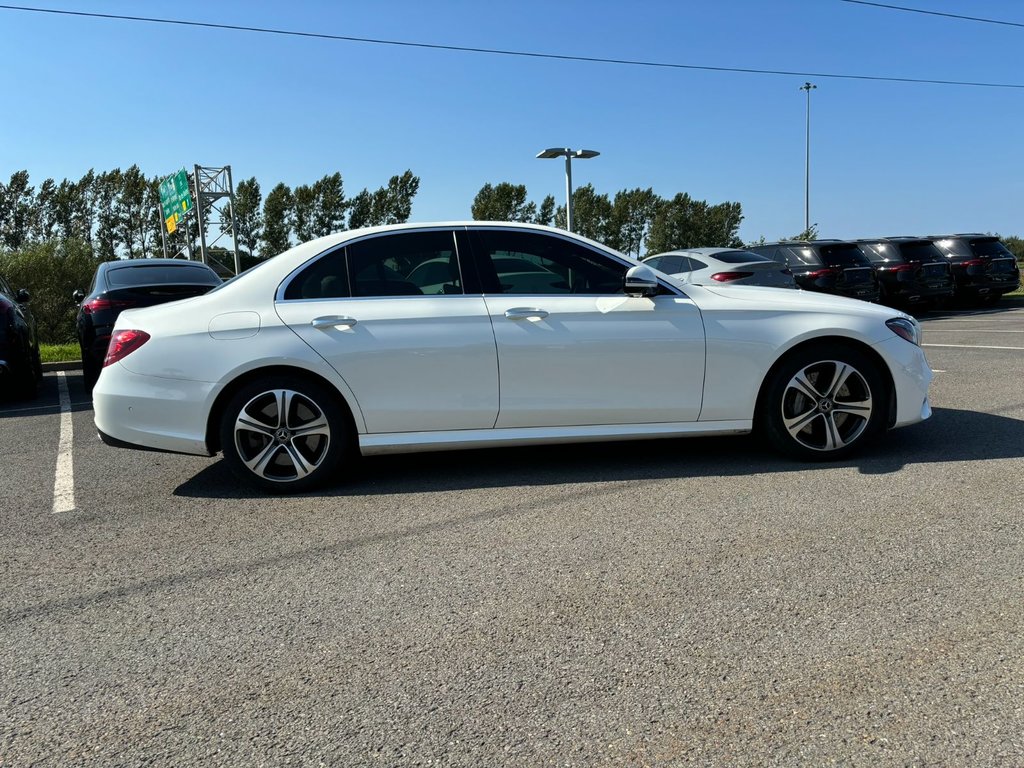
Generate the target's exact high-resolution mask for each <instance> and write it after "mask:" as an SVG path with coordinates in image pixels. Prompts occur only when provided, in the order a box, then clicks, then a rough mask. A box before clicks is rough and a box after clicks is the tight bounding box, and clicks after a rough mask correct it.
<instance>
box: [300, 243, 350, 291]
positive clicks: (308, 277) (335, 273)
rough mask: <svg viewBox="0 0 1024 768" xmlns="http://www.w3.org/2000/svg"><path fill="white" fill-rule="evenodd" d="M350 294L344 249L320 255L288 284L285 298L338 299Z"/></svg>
mask: <svg viewBox="0 0 1024 768" xmlns="http://www.w3.org/2000/svg"><path fill="white" fill-rule="evenodd" d="M346 296H351V293H350V292H349V288H348V269H347V267H346V260H345V249H344V248H337V249H336V250H333V251H331V252H330V253H326V254H324V255H323V256H320V257H319V258H318V259H317V260H316V261H314V262H313V263H312V264H310V265H309V266H308V267H306V268H305V269H303V270H302V271H301V272H300V273H299V274H298V275H296V276H295V277H294V278H293V279H292V281H291V283H289V284H288V288H287V290H285V292H284V297H285V298H286V299H340V298H344V297H346Z"/></svg>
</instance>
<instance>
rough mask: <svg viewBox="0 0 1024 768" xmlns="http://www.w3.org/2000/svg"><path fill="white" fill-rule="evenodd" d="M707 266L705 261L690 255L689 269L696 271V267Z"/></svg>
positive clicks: (705, 267)
mask: <svg viewBox="0 0 1024 768" xmlns="http://www.w3.org/2000/svg"><path fill="white" fill-rule="evenodd" d="M707 268H708V264H707V262H706V261H701V260H700V259H695V258H693V256H691V257H690V271H691V272H694V271H696V270H698V269H707Z"/></svg>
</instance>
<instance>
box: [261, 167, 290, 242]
mask: <svg viewBox="0 0 1024 768" xmlns="http://www.w3.org/2000/svg"><path fill="white" fill-rule="evenodd" d="M294 206H295V198H294V196H293V195H292V191H291V189H290V188H289V187H288V185H287V184H284V183H280V184H278V185H277V186H276V187H274V188H273V189H272V190H270V193H269V194H268V195H267V199H266V200H264V201H263V248H262V249H261V250H260V256H261V257H262V258H264V259H267V258H270V257H271V256H277V254H279V253H281V252H282V251H286V250H288V247H289V245H290V242H289V240H288V233H289V231H291V226H292V210H293V208H294Z"/></svg>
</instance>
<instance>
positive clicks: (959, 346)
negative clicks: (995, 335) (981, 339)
mask: <svg viewBox="0 0 1024 768" xmlns="http://www.w3.org/2000/svg"><path fill="white" fill-rule="evenodd" d="M921 346H922V347H956V348H957V349H1015V350H1019V351H1021V352H1024V347H992V346H987V345H985V344H922V345H921Z"/></svg>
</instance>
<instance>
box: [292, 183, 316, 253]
mask: <svg viewBox="0 0 1024 768" xmlns="http://www.w3.org/2000/svg"><path fill="white" fill-rule="evenodd" d="M292 200H293V203H292V231H293V232H294V233H295V239H296V240H297V241H298V242H300V243H305V242H306V241H307V240H312V239H313V237H314V235H313V216H314V214H315V211H316V192H314V191H313V187H312V186H310V185H309V184H302V185H300V186H298V187H296V188H295V192H294V193H293V195H292Z"/></svg>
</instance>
